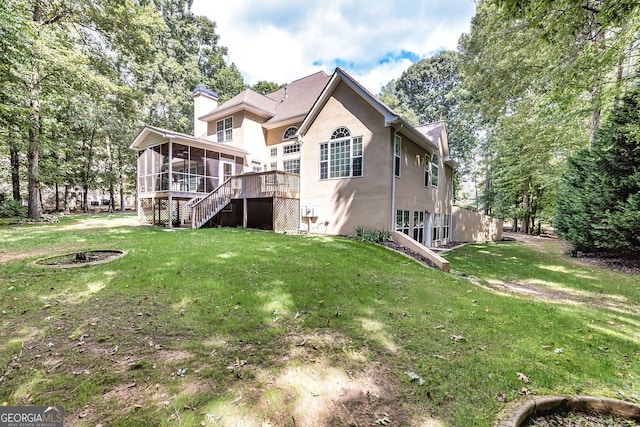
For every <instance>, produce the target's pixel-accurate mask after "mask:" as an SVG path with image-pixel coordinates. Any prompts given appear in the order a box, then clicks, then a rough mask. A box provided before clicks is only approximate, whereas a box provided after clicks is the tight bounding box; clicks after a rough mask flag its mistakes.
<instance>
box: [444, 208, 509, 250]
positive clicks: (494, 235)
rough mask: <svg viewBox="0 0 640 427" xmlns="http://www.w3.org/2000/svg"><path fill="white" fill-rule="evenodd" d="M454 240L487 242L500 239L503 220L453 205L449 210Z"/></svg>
mask: <svg viewBox="0 0 640 427" xmlns="http://www.w3.org/2000/svg"><path fill="white" fill-rule="evenodd" d="M451 222H452V228H453V230H452V233H451V238H452V239H453V241H454V242H489V241H496V240H502V227H503V222H502V220H501V219H496V218H493V217H490V216H487V215H483V214H479V213H476V212H473V211H470V210H468V209H464V208H460V207H457V206H454V207H453V209H452V210H451Z"/></svg>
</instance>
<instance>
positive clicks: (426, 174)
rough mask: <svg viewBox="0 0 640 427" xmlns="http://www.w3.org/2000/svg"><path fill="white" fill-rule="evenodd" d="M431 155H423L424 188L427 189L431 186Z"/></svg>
mask: <svg viewBox="0 0 640 427" xmlns="http://www.w3.org/2000/svg"><path fill="white" fill-rule="evenodd" d="M430 172H431V154H429V153H427V154H425V155H424V186H425V187H428V186H429V185H431V177H430Z"/></svg>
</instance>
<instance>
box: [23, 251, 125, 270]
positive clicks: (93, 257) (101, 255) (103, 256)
mask: <svg viewBox="0 0 640 427" xmlns="http://www.w3.org/2000/svg"><path fill="white" fill-rule="evenodd" d="M126 254H127V253H126V252H125V251H120V250H117V249H96V250H89V251H77V252H71V253H68V254H64V255H54V256H50V257H47V258H41V259H38V260H36V261H33V262H32V263H31V264H30V265H31V266H35V267H44V268H77V267H89V266H92V265H99V264H105V263H107V262H111V261H115V260H116V259H119V258H122V257H123V256H125V255H126Z"/></svg>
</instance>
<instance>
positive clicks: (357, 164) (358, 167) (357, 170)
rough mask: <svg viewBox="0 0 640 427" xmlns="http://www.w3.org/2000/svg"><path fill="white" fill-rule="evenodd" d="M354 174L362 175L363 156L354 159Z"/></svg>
mask: <svg viewBox="0 0 640 427" xmlns="http://www.w3.org/2000/svg"><path fill="white" fill-rule="evenodd" d="M353 176H362V157H356V158H354V159H353Z"/></svg>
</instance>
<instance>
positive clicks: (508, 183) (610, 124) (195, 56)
mask: <svg viewBox="0 0 640 427" xmlns="http://www.w3.org/2000/svg"><path fill="white" fill-rule="evenodd" d="M639 35H640V3H638V2H637V1H632V0H611V1H603V0H524V1H521V0H482V1H479V2H477V11H476V15H475V16H474V18H473V20H472V26H471V30H470V32H469V33H468V34H464V35H463V36H462V37H461V39H460V42H459V47H458V49H457V51H443V52H440V53H438V54H437V55H435V56H433V57H431V58H428V59H424V60H422V61H420V62H418V63H416V64H414V65H413V66H411V67H410V68H409V69H408V70H407V71H406V72H404V73H403V74H402V76H400V77H399V78H398V79H397V80H393V81H391V82H389V83H388V84H387V85H386V86H385V87H383V89H382V91H381V93H380V97H381V98H382V100H383V101H384V102H385V103H387V104H388V105H389V106H390V107H392V108H394V109H395V110H397V111H398V112H399V113H401V114H402V115H403V116H405V117H406V118H407V119H408V120H409V121H410V122H413V123H426V122H435V121H440V120H444V121H446V122H447V125H448V130H449V141H450V146H451V151H452V155H453V157H454V158H455V159H456V160H457V161H458V162H459V164H460V174H459V176H458V179H459V180H460V186H459V187H460V188H461V191H459V194H458V196H459V198H460V196H464V199H466V200H467V201H468V202H469V204H470V205H471V206H472V207H475V208H476V209H477V210H479V211H483V212H484V213H487V214H491V215H494V216H498V217H501V218H505V219H508V220H511V221H512V222H513V223H514V226H515V227H516V228H520V229H521V230H522V231H523V232H526V233H531V232H534V231H537V230H539V229H540V226H541V224H543V223H545V224H553V223H554V218H555V225H557V226H558V229H559V231H561V232H564V233H566V234H568V235H576V236H577V234H576V231H575V230H577V229H578V228H579V227H578V225H577V224H581V225H580V227H583V228H589V226H590V228H594V227H595V228H598V229H599V230H601V231H600V232H598V233H600V234H602V235H605V234H609V235H616V236H620V235H626V234H628V233H630V232H635V234H636V235H638V234H640V231H639V230H638V228H637V225H633V224H637V222H634V221H635V220H634V218H636V219H637V215H638V214H637V209H636V214H633V213H631V214H629V215H630V216H629V215H627V214H628V213H629V212H631V211H629V210H628V209H631V210H632V209H633V208H634V207H635V208H637V205H636V201H635V200H636V199H633V198H632V199H630V200H617V199H616V200H614V199H612V198H611V197H609V198H607V200H608V202H607V203H604V202H602V203H593V201H592V200H591V201H589V199H588V198H586V197H582V195H583V194H584V192H585V191H586V190H587V189H591V188H592V187H594V186H598V185H596V184H597V183H599V187H600V189H601V190H603V191H604V192H606V189H608V188H613V187H616V186H617V187H616V188H618V187H620V186H619V185H618V184H619V182H620V181H624V182H625V183H626V184H625V185H626V187H625V186H622V187H624V190H621V189H619V190H620V191H618V190H616V191H617V192H616V191H611V192H610V193H611V194H614V193H615V194H618V197H627V199H629V197H631V196H633V195H634V194H635V193H634V191H636V193H637V187H633V185H631V184H634V183H635V184H637V182H638V179H639V178H638V176H637V175H632V173H635V172H633V171H634V170H635V169H629V168H631V165H633V164H635V165H637V163H633V161H635V160H637V152H638V148H637V147H638V135H639V134H640V132H637V131H631V130H629V128H630V127H633V122H632V121H627V122H625V124H624V125H622V124H621V123H622V121H621V119H620V117H621V115H622V116H625V117H633V114H631V113H628V110H629V109H630V108H631V109H632V108H634V107H633V106H634V105H636V106H637V102H635V101H634V99H635V100H636V101H637V98H638V92H637V91H635V90H634V88H635V87H637V85H638V81H639V79H638V64H639V56H640V54H639V52H640V43H639V41H638V40H639V39H640V37H639ZM218 40H219V37H218V35H217V34H216V28H215V23H214V22H212V21H211V20H209V19H208V18H205V17H200V16H195V15H194V14H193V13H192V12H191V1H190V0H92V1H84V0H5V2H4V5H3V6H2V8H0V81H1V82H2V86H1V87H0V155H1V156H2V158H3V159H8V160H7V163H8V166H9V167H8V169H9V170H10V181H11V183H12V193H13V197H14V198H15V199H16V200H19V199H20V197H21V195H23V194H24V193H25V189H24V188H22V187H21V183H22V182H24V181H25V176H26V177H27V178H28V179H27V180H26V181H27V191H26V193H28V200H29V216H31V217H32V218H37V217H38V216H39V215H40V206H41V204H40V201H39V199H38V198H39V197H40V192H39V189H40V188H42V187H43V186H44V187H47V188H52V189H55V194H56V197H55V199H56V209H63V208H64V207H65V205H66V201H67V199H68V195H69V192H70V190H71V189H72V188H76V187H78V188H81V189H82V194H83V195H84V197H85V199H86V197H87V192H88V189H90V188H92V189H93V188H99V189H102V190H104V191H107V192H108V193H109V194H110V199H111V205H112V206H113V205H115V199H116V195H119V197H118V199H119V200H120V203H122V201H123V199H124V197H123V194H122V193H123V191H124V188H123V186H124V183H125V182H130V183H132V182H134V177H135V174H134V171H135V164H134V162H135V158H134V155H133V153H132V152H130V150H128V144H129V142H130V141H131V140H132V138H133V136H134V134H135V132H136V131H137V129H139V128H140V126H141V124H142V123H148V124H152V125H156V126H160V127H164V128H169V129H173V130H177V131H181V132H185V133H190V132H191V126H192V114H193V112H192V100H191V97H190V94H191V91H192V90H193V89H194V88H195V87H196V86H198V85H200V84H201V85H204V86H205V87H207V88H209V89H212V90H215V91H216V92H217V93H218V94H219V95H220V96H221V98H222V100H225V99H228V98H230V97H232V96H233V95H235V94H237V93H239V92H240V91H241V90H242V89H244V88H245V87H246V85H245V84H244V82H243V79H242V76H241V75H240V73H239V72H238V70H237V69H236V67H235V66H234V65H233V64H229V63H228V62H227V61H226V49H225V48H224V47H222V46H219V45H218ZM278 87H280V85H278V84H275V83H271V82H259V83H258V84H256V85H255V86H254V88H255V90H257V91H258V92H261V93H264V92H269V91H271V90H273V89H276V88H278ZM634 97H635V98H634ZM623 100H624V102H623ZM634 102H635V104H634ZM622 110H624V111H627V112H626V113H624V114H623V113H622V112H621V111H622ZM635 123H637V121H636V122H635ZM616 126H623V127H624V129H627V130H625V131H622V130H615V129H614V128H615V127H616ZM605 128H606V129H607V130H606V132H605V131H601V129H605ZM633 129H636V130H637V128H633ZM614 135H616V137H615V138H614ZM619 135H625V136H624V138H626V139H624V138H623V140H620V138H618V136H619ZM616 138H618V139H616ZM614 143H615V144H618V148H615V149H614V148H612V147H613V145H612V144H614ZM620 144H623V145H620ZM624 144H627V145H624ZM629 144H631V145H629ZM634 144H635V145H634ZM603 147H608V148H603ZM616 150H617V151H616ZM621 150H622V151H623V152H628V153H629V155H628V156H627V157H625V159H627V158H628V159H631V160H633V161H632V162H631V163H629V162H626V163H625V162H622V163H620V159H618V160H616V161H617V162H619V163H620V164H624V165H625V167H624V168H620V167H613V166H612V164H611V162H609V163H607V161H609V160H610V159H613V158H615V156H613V155H612V154H611V153H613V152H621ZM625 150H626V151H625ZM607 153H608V154H607ZM605 154H607V155H606V156H605ZM609 154H611V155H609ZM634 156H635V157H634ZM605 157H606V158H607V159H609V160H607V161H604V160H603V161H602V162H601V163H598V162H599V161H600V160H601V159H603V158H605ZM623 157H624V156H623ZM594 164H597V166H598V167H594ZM605 164H607V165H609V166H607V167H606V168H605V169H600V168H599V166H602V167H604V166H603V165H605ZM587 171H588V172H590V173H592V172H593V171H599V172H598V173H605V172H606V173H611V174H612V175H611V177H610V178H608V181H607V180H604V179H603V180H600V181H599V180H598V179H597V178H598V177H597V176H596V177H594V176H591V175H590V177H589V178H588V179H587V176H586V175H585V174H586V172H587ZM563 174H564V175H563ZM625 175H629V176H630V178H625ZM589 180H591V181H589ZM586 182H590V184H589V185H588V186H587V185H585V183H586ZM465 184H466V185H465ZM469 184H471V185H469ZM579 184H580V185H579ZM605 185H606V186H605ZM610 186H613V187H610ZM634 188H636V190H634ZM601 193H602V191H601ZM574 196H575V197H578V196H579V198H580V203H582V206H585V210H583V211H581V214H582V216H581V217H580V218H581V219H580V218H578V220H576V218H577V217H576V214H575V212H574V210H572V209H573V208H575V207H576V206H578V205H579V203H577V202H575V200H574V199H572V197H574ZM601 196H602V194H601V195H600V196H598V197H601ZM633 197H636V196H633ZM571 200H573V201H571ZM576 200H577V199H576ZM587 205H589V206H590V209H596V210H597V211H598V212H605V213H606V215H605V214H604V213H603V214H602V215H600V216H599V218H601V219H602V222H601V223H599V224H597V225H596V224H595V222H593V221H590V218H591V217H593V215H594V211H593V210H591V211H588V210H586V206H587ZM83 206H84V207H85V209H86V207H87V201H86V200H84V203H83ZM621 206H626V207H625V208H624V209H623V208H621ZM596 207H597V208H596ZM569 208H571V209H569ZM585 212H590V213H589V214H588V215H587V214H586V213H585ZM616 212H626V213H621V214H620V215H622V216H621V217H620V216H616V215H617V214H616ZM614 214H615V215H614ZM634 215H635V216H634ZM572 218H573V220H576V221H578V222H575V223H572V222H571V221H572ZM614 218H618V219H619V218H624V220H625V221H626V222H627V223H628V224H630V227H631V229H627V231H624V230H618V231H616V232H615V233H614V232H613V231H612V230H613V228H612V227H613V225H612V224H614V223H615V222H616V221H618V219H614ZM579 221H582V223H580V222H579ZM577 227H578V228H577ZM633 227H636V228H635V229H634V228H633ZM629 230H631V231H629ZM598 233H596V234H598ZM625 233H626V234H625ZM593 236H594V235H593V234H590V235H589V236H588V237H584V236H583V238H582V239H583V240H582V241H579V242H578V241H576V242H577V243H579V246H581V247H586V246H585V245H583V243H584V241H586V240H589V239H591V240H593V239H594V237H593ZM576 239H577V237H576ZM581 242H582V243H581ZM599 247H604V244H599Z"/></svg>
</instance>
